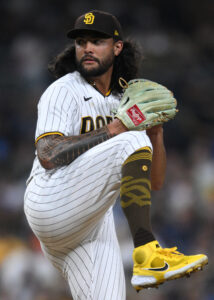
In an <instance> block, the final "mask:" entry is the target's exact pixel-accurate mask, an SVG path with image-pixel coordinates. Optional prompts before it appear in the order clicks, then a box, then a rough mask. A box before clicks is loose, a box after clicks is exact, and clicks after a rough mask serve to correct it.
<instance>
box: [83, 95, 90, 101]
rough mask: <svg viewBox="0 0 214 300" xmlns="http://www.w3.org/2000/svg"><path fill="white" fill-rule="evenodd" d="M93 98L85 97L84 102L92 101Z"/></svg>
mask: <svg viewBox="0 0 214 300" xmlns="http://www.w3.org/2000/svg"><path fill="white" fill-rule="evenodd" d="M91 98H92V97H85V96H84V100H85V101H88V100H90V99H91Z"/></svg>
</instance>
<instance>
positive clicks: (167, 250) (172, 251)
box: [156, 247, 184, 257]
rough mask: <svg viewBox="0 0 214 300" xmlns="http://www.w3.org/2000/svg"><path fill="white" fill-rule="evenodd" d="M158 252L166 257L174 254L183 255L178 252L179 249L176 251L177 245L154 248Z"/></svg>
mask: <svg viewBox="0 0 214 300" xmlns="http://www.w3.org/2000/svg"><path fill="white" fill-rule="evenodd" d="M156 251H157V252H158V253H159V254H162V255H165V256H168V257H172V256H174V255H179V256H181V255H184V254H183V253H180V252H179V251H177V247H173V248H160V249H157V250H156Z"/></svg>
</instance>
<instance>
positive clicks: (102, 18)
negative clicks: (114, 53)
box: [67, 10, 123, 40]
mask: <svg viewBox="0 0 214 300" xmlns="http://www.w3.org/2000/svg"><path fill="white" fill-rule="evenodd" d="M87 31H94V32H98V33H101V34H104V35H106V36H109V37H112V38H113V39H115V40H123V33H122V28H121V25H120V23H119V21H118V20H117V18H116V17H115V16H113V15H112V14H110V13H107V12H104V11H100V10H91V11H89V12H87V13H85V14H84V15H82V16H80V17H79V18H77V20H76V22H75V24H74V28H73V29H71V30H69V31H68V33H67V37H69V38H71V39H75V38H77V37H78V36H80V35H81V34H82V33H85V32H87Z"/></svg>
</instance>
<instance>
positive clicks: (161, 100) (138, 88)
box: [115, 78, 178, 130]
mask: <svg viewBox="0 0 214 300" xmlns="http://www.w3.org/2000/svg"><path fill="white" fill-rule="evenodd" d="M119 82H120V85H121V86H122V87H123V88H124V89H125V92H124V94H123V96H122V99H121V101H120V105H119V107H118V110H117V113H116V115H115V117H116V118H118V119H120V120H121V121H122V123H123V124H124V125H125V126H126V127H127V128H128V129H129V130H145V129H148V128H151V127H153V126H156V125H159V124H162V123H164V122H168V121H169V120H170V119H173V118H174V117H175V115H176V113H177V112H178V110H177V109H176V105H177V101H176V99H175V98H174V96H173V93H172V92H171V91H169V90H168V89H167V88H166V87H164V86H163V85H161V84H158V83H156V82H153V81H150V80H146V79H133V80H130V81H129V82H128V83H127V82H126V81H125V80H124V79H123V78H120V79H119Z"/></svg>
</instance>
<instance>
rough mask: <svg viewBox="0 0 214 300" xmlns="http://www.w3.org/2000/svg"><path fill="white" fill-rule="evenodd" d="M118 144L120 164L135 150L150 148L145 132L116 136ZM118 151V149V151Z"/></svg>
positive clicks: (129, 132)
mask: <svg viewBox="0 0 214 300" xmlns="http://www.w3.org/2000/svg"><path fill="white" fill-rule="evenodd" d="M117 138H118V140H119V142H120V143H119V144H120V148H121V149H120V150H121V151H118V152H120V153H119V155H120V157H121V164H122V163H123V162H124V161H125V160H126V159H127V158H128V157H129V156H130V155H131V154H132V153H134V152H135V151H136V150H138V149H140V148H143V147H150V148H151V149H152V144H151V141H150V139H149V137H148V136H147V134H146V132H145V131H127V132H124V133H121V134H119V135H118V136H117ZM118 150H119V149H118Z"/></svg>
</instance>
